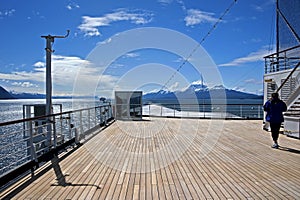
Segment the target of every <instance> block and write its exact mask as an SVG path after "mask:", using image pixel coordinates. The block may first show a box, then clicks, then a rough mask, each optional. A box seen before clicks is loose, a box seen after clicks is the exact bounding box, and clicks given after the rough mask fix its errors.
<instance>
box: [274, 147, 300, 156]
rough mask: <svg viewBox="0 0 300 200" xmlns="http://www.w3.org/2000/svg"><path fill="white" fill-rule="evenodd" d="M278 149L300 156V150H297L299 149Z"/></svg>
mask: <svg viewBox="0 0 300 200" xmlns="http://www.w3.org/2000/svg"><path fill="white" fill-rule="evenodd" d="M278 149H279V150H282V151H288V152H291V153H295V154H300V150H297V149H292V148H288V147H282V146H280V147H279V148H278Z"/></svg>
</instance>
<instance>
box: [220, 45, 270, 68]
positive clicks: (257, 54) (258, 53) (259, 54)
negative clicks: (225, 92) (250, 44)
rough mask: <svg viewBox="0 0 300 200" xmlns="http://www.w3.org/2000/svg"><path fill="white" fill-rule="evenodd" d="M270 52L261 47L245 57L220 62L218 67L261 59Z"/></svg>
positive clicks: (238, 64)
mask: <svg viewBox="0 0 300 200" xmlns="http://www.w3.org/2000/svg"><path fill="white" fill-rule="evenodd" d="M268 54H270V51H269V50H267V49H265V48H263V49H260V50H258V51H256V52H252V53H250V54H248V55H247V56H245V57H240V58H236V59H234V60H233V61H230V62H228V63H224V64H220V65H218V66H220V67H229V66H240V65H243V64H247V63H252V62H257V61H263V60H264V58H263V57H264V56H266V55H268Z"/></svg>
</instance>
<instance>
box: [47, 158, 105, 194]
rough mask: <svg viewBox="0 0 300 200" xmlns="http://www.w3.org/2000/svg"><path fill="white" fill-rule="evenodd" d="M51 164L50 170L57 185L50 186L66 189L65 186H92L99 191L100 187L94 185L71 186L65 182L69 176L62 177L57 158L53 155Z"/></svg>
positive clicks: (71, 184)
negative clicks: (53, 173)
mask: <svg viewBox="0 0 300 200" xmlns="http://www.w3.org/2000/svg"><path fill="white" fill-rule="evenodd" d="M51 163H52V168H53V170H54V172H55V175H56V180H57V184H51V186H62V187H67V186H93V187H96V188H97V189H101V187H99V186H98V185H95V184H85V183H82V184H73V183H69V182H67V181H66V176H69V175H68V174H66V175H64V174H63V173H62V170H61V168H60V165H59V158H58V157H57V155H54V156H53V158H52V159H51Z"/></svg>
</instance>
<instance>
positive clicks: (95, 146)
mask: <svg viewBox="0 0 300 200" xmlns="http://www.w3.org/2000/svg"><path fill="white" fill-rule="evenodd" d="M214 123H215V124H214ZM217 123H219V124H216V121H212V120H199V119H170V118H150V119H149V120H144V121H117V122H115V123H114V124H112V125H111V126H110V127H108V128H107V129H105V130H103V131H101V132H99V133H98V134H97V135H96V136H95V137H93V138H92V139H91V140H89V141H88V142H87V143H86V144H84V145H83V146H82V147H80V148H79V149H77V150H76V151H75V152H73V153H72V154H71V155H69V156H68V157H67V158H65V159H64V160H62V161H61V162H59V163H56V164H55V163H52V165H53V166H55V165H56V167H57V168H58V169H57V170H60V171H56V173H55V170H54V168H52V169H50V170H49V171H48V172H46V173H44V174H43V175H42V176H40V177H39V178H37V179H36V180H34V181H33V182H32V183H31V184H30V185H28V186H27V187H26V188H25V189H23V190H22V191H19V192H17V193H16V194H14V195H13V196H9V194H11V195H12V194H13V193H10V192H11V191H13V189H17V187H18V184H16V185H14V186H12V188H9V189H7V190H6V191H2V192H1V194H0V198H1V199H2V198H4V197H11V199H142V200H144V199H299V198H300V192H299V191H300V185H299V177H300V171H299V166H300V141H299V140H296V139H292V138H289V137H286V136H284V135H280V139H279V142H280V145H281V148H280V149H278V150H277V149H272V148H270V146H271V142H272V141H271V137H270V133H268V132H265V131H263V130H262V123H261V121H246V120H245V121H244V120H236V121H235V120H219V121H218V122H217ZM218 126H220V127H222V131H221V132H218V131H217V130H218V128H220V127H218ZM48 165H51V162H49V163H48ZM57 172H60V174H61V175H62V176H63V177H64V179H63V181H65V183H66V184H65V185H63V184H62V183H61V182H59V181H58V180H57V178H58V177H57V176H58V174H59V173H57ZM28 179H29V178H28V177H26V179H24V180H20V181H21V183H24V182H25V181H27V180H28ZM22 181H23V182H22Z"/></svg>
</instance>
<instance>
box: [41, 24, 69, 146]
mask: <svg viewBox="0 0 300 200" xmlns="http://www.w3.org/2000/svg"><path fill="white" fill-rule="evenodd" d="M69 33H70V31H69V30H67V34H66V35H65V36H52V35H47V36H41V37H42V38H45V39H46V49H45V50H46V115H51V114H52V77H51V54H52V52H53V50H52V43H53V42H54V38H66V37H68V35H69ZM50 122H51V118H50V117H48V118H47V123H48V125H47V142H48V144H47V145H50V144H51V132H52V127H51V123H50Z"/></svg>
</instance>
